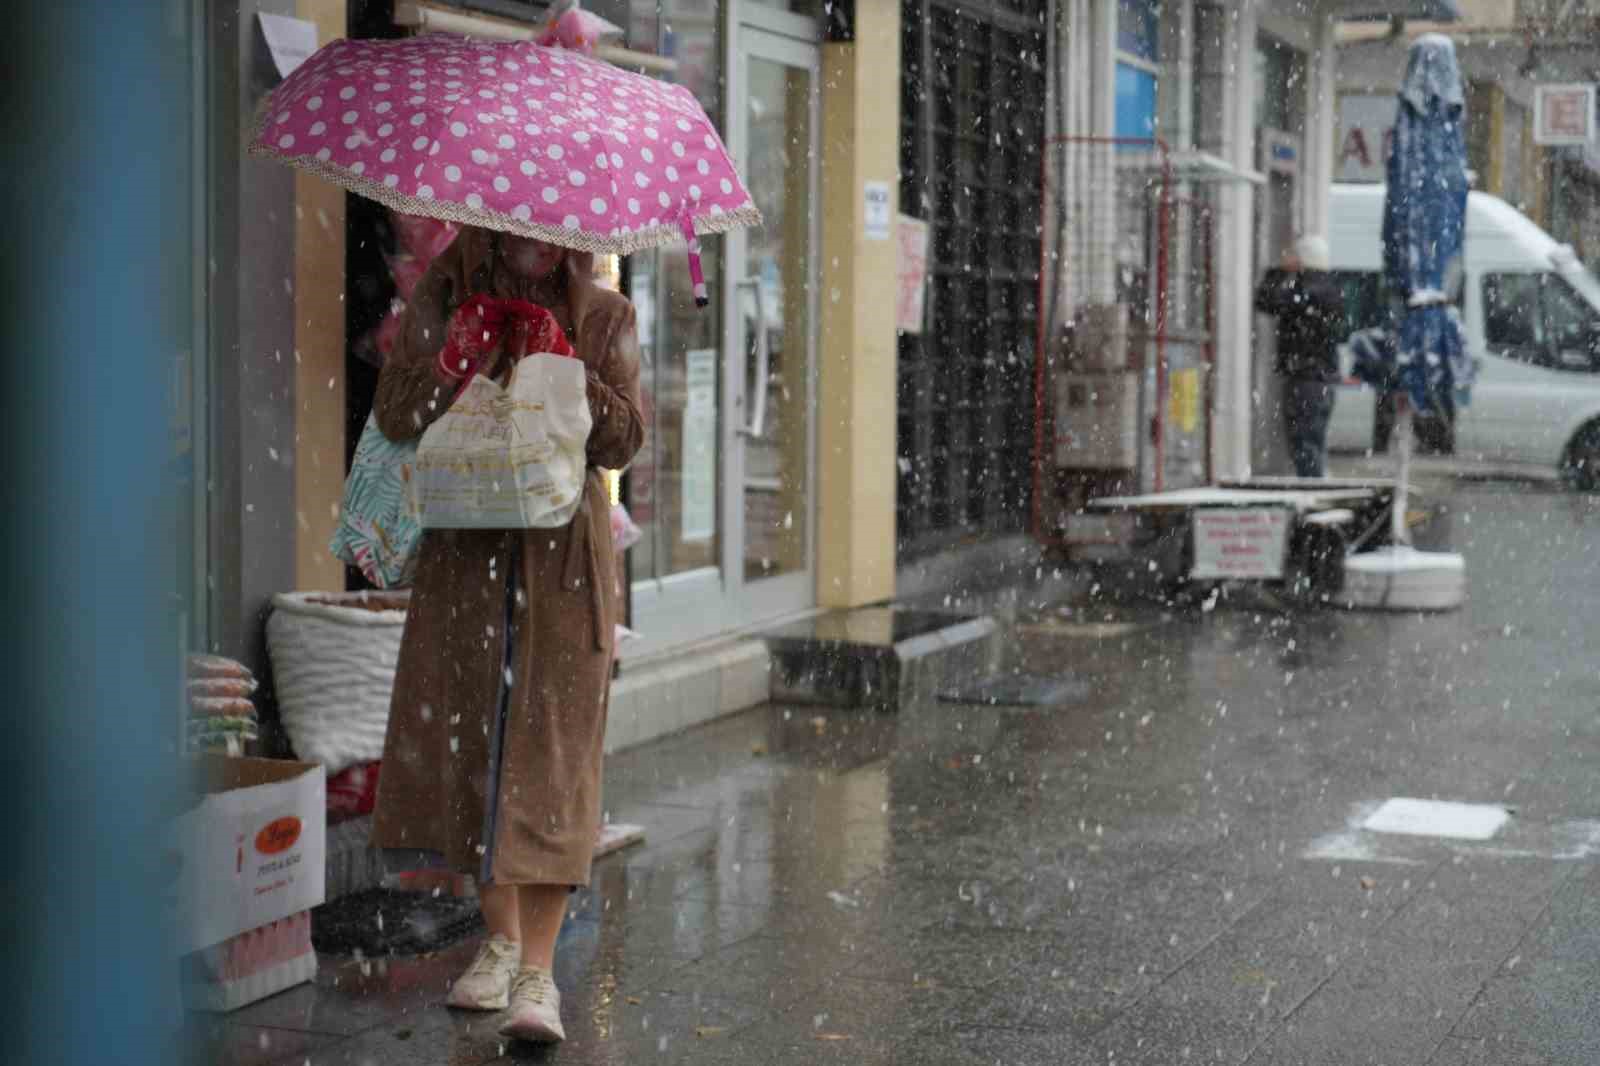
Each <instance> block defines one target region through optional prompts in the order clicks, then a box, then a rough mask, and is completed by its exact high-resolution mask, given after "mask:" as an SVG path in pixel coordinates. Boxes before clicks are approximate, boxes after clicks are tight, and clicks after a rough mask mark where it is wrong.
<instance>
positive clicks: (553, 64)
mask: <svg viewBox="0 0 1600 1066" xmlns="http://www.w3.org/2000/svg"><path fill="white" fill-rule="evenodd" d="M391 79H393V80H391ZM330 112H331V114H332V115H333V118H332V119H331V120H330V118H329V117H328V116H329V114H330ZM260 114H261V119H260V121H259V122H258V126H257V130H256V134H255V137H254V139H253V143H252V145H251V151H252V152H253V153H255V154H258V155H267V156H272V157H275V158H278V159H280V160H283V161H285V162H288V163H290V164H292V165H295V166H299V167H302V168H305V169H309V170H312V171H314V172H316V173H318V174H321V175H322V176H324V177H326V178H329V179H330V180H333V181H335V182H338V183H339V184H341V185H344V186H345V187H347V188H350V189H352V190H353V191H355V192H358V193H361V194H363V195H366V196H369V197H371V198H373V199H376V200H379V201H381V202H384V203H386V204H388V205H389V206H391V207H395V208H397V209H399V210H402V211H410V212H413V213H417V214H424V215H430V216H433V217H435V218H447V219H450V220H452V221H456V222H464V223H467V224H471V225H480V226H487V227H489V228H491V229H498V230H504V231H507V232H513V233H524V234H526V235H528V236H538V237H544V238H546V239H554V240H558V241H559V242H560V243H563V244H567V245H571V246H574V247H580V248H585V249H588V250H591V251H614V252H620V253H628V252H633V251H638V250H640V249H643V248H647V247H653V246H656V245H661V244H668V243H677V242H681V241H682V240H683V239H684V234H685V231H686V229H690V228H692V230H693V231H694V232H697V233H716V232H722V231H725V230H728V229H732V228H734V227H736V226H743V225H755V224H759V221H760V215H759V213H758V212H757V211H756V208H755V205H754V204H753V202H752V201H751V199H750V194H749V192H748V191H747V190H746V189H745V186H744V183H743V182H742V181H741V180H740V179H739V175H738V174H737V173H736V172H735V170H734V167H733V163H732V161H731V160H730V159H729V158H728V153H727V151H726V150H725V149H724V148H723V145H722V142H721V140H720V138H718V137H717V135H716V130H715V129H714V128H713V126H712V124H711V122H710V120H709V119H708V118H707V117H706V114H705V111H704V110H703V109H702V108H701V107H700V105H699V103H698V101H696V100H695V99H694V97H693V96H692V95H691V94H690V93H689V92H688V90H686V89H684V88H683V87H681V86H676V85H669V84H666V83H663V82H658V81H655V80H653V79H650V78H646V77H643V76H640V75H637V74H631V73H629V72H627V71H623V70H619V69H618V68H616V67H613V66H611V65H609V64H607V63H604V62H601V61H599V60H595V59H592V58H590V57H588V56H584V55H582V54H580V53H577V52H570V51H564V50H560V49H552V48H544V47H541V46H538V45H535V44H531V43H529V42H522V41H519V42H483V41H469V40H465V39H462V38H457V37H450V36H447V35H444V34H430V35H426V36H422V37H415V38H409V39H404V40H398V41H376V40H361V41H354V40H340V41H335V42H333V43H332V44H329V45H328V46H327V47H326V48H323V49H322V50H321V51H319V52H318V53H317V54H316V55H314V56H313V57H312V58H311V59H310V60H308V61H307V62H305V63H304V64H302V65H301V66H300V67H299V68H298V69H296V70H295V72H294V73H293V74H292V75H290V76H289V78H288V79H286V80H285V81H284V83H283V84H282V85H280V86H279V87H278V89H277V90H276V91H274V92H273V94H272V95H271V97H269V99H268V101H267V103H266V104H265V105H264V106H263V108H262V111H261V113H260ZM686 222H687V223H689V226H686V225H685V223H686Z"/></svg>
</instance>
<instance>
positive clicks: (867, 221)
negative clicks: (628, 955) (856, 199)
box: [861, 181, 893, 241]
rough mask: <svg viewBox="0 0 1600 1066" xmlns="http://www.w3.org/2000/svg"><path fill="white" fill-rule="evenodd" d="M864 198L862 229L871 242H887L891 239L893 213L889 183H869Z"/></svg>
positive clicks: (865, 186) (866, 185)
mask: <svg viewBox="0 0 1600 1066" xmlns="http://www.w3.org/2000/svg"><path fill="white" fill-rule="evenodd" d="M862 196H863V198H864V203H863V205H862V206H863V213H862V216H861V228H862V231H863V232H864V233H865V235H866V238H867V240H869V241H886V240H888V239H889V230H890V225H889V223H890V220H891V218H892V217H893V213H892V211H891V210H890V208H891V205H892V202H893V197H892V196H891V195H890V191H889V183H888V182H886V181H869V182H867V183H866V184H865V185H864V186H863V192H862Z"/></svg>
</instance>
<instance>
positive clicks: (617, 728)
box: [605, 640, 772, 754]
mask: <svg viewBox="0 0 1600 1066" xmlns="http://www.w3.org/2000/svg"><path fill="white" fill-rule="evenodd" d="M771 668H772V659H771V656H770V655H769V654H768V652H767V646H766V645H765V644H764V643H763V642H761V641H759V640H739V641H734V642H724V643H721V644H710V645H707V646H705V647H699V648H693V647H691V648H687V649H680V650H677V651H674V652H673V653H671V654H670V655H663V656H660V657H659V658H654V659H644V660H636V661H631V662H628V663H626V664H625V665H624V667H623V673H622V676H621V677H619V678H617V679H616V680H615V681H613V682H612V683H611V713H610V717H609V718H608V719H607V723H606V749H605V750H606V753H607V754H610V753H612V752H616V751H622V750H624V749H626V748H632V747H636V746H638V745H640V744H647V743H649V742H650V741H652V740H655V739H657V738H659V737H664V736H668V735H670V734H672V733H679V732H682V731H683V730H685V729H688V728H690V727H691V726H697V725H700V724H702V723H704V722H709V721H711V720H713V719H715V718H720V717H722V716H723V715H727V714H732V713H734V712H735V711H743V710H747V709H748V708H751V707H756V706H759V705H761V704H763V703H766V702H767V701H768V700H769V699H770V698H771V696H772V682H771Z"/></svg>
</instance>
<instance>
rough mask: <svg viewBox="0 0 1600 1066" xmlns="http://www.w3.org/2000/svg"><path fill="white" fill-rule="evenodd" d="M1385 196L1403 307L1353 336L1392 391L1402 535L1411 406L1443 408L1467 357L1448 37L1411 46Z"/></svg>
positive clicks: (1460, 381) (1388, 265) (1459, 174)
mask: <svg viewBox="0 0 1600 1066" xmlns="http://www.w3.org/2000/svg"><path fill="white" fill-rule="evenodd" d="M1388 168H1389V174H1388V187H1387V189H1386V190H1385V194H1384V202H1383V268H1384V275H1385V280H1386V281H1387V282H1388V285H1389V289H1390V291H1391V292H1392V293H1394V294H1395V295H1396V296H1398V297H1399V299H1400V301H1401V302H1402V307H1401V309H1400V311H1399V315H1398V318H1397V320H1396V321H1394V322H1393V323H1392V328H1390V329H1369V330H1363V331H1362V332H1360V333H1358V334H1356V335H1355V336H1353V337H1351V338H1350V346H1351V350H1352V352H1353V353H1354V355H1355V368H1354V370H1355V375H1356V377H1358V378H1360V379H1361V380H1363V381H1365V382H1367V383H1368V384H1369V385H1373V386H1375V387H1376V388H1378V389H1380V390H1381V391H1382V392H1385V393H1394V394H1396V397H1397V398H1396V401H1395V402H1396V406H1397V408H1398V410H1397V411H1396V419H1395V430H1396V433H1397V435H1398V438H1399V439H1398V443H1399V451H1400V471H1399V478H1398V484H1397V487H1396V489H1397V491H1396V493H1395V504H1394V523H1393V537H1394V540H1395V542H1396V543H1397V544H1407V543H1409V542H1410V536H1409V532H1408V528H1407V525H1406V521H1405V517H1406V505H1407V500H1406V498H1407V495H1408V480H1409V477H1410V461H1411V412H1412V411H1413V410H1415V411H1420V412H1422V413H1424V414H1428V413H1433V414H1438V415H1441V416H1443V417H1446V418H1448V417H1450V416H1451V412H1452V410H1453V408H1454V407H1455V406H1456V405H1457V404H1458V403H1465V402H1466V399H1467V396H1468V390H1469V389H1470V388H1471V386H1472V376H1473V365H1472V360H1471V359H1470V358H1469V356H1468V355H1467V350H1466V337H1465V334H1464V332H1463V330H1462V327H1461V315H1460V312H1459V310H1458V309H1457V307H1456V306H1455V305H1454V303H1453V301H1454V300H1455V299H1456V298H1457V297H1458V296H1459V294H1460V290H1461V283H1462V266H1461V249H1462V238H1463V236H1464V234H1463V230H1464V229H1465V227H1466V215H1467V150H1466V96H1465V93H1464V91H1463V88H1462V84H1461V68H1460V67H1459V66H1457V64H1456V50H1455V46H1454V45H1453V44H1451V42H1450V39H1449V38H1448V37H1444V36H1442V35H1440V34H1436V33H1430V34H1426V35H1424V36H1422V37H1419V38H1417V40H1416V41H1415V42H1414V43H1413V44H1412V45H1411V52H1410V56H1409V58H1408V60H1407V65H1406V74H1405V80H1404V81H1403V82H1402V83H1401V86H1400V92H1399V102H1398V105H1397V107H1396V111H1395V123H1394V147H1393V150H1392V151H1391V152H1390V155H1389V160H1388Z"/></svg>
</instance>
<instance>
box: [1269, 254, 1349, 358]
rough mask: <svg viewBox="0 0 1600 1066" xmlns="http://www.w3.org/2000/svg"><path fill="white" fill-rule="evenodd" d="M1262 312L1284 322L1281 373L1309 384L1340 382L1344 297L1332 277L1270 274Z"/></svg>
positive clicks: (1319, 273)
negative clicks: (1339, 346)
mask: <svg viewBox="0 0 1600 1066" xmlns="http://www.w3.org/2000/svg"><path fill="white" fill-rule="evenodd" d="M1256 310H1257V311H1260V312H1261V313H1263V314H1268V315H1274V316H1276V317H1277V319H1278V362H1277V367H1278V373H1280V374H1282V375H1283V376H1284V377H1290V378H1298V379H1301V380H1308V381H1323V382H1334V381H1337V380H1339V351H1338V345H1339V343H1340V342H1341V341H1342V340H1344V336H1343V334H1344V325H1345V323H1344V296H1343V294H1342V293H1340V291H1339V287H1338V286H1337V285H1335V284H1334V283H1333V279H1332V278H1330V277H1329V276H1328V274H1327V272H1326V271H1322V270H1305V271H1301V272H1299V273H1291V272H1289V271H1286V270H1276V269H1274V270H1269V271H1267V276H1266V277H1264V278H1262V279H1261V287H1260V288H1258V289H1257V290H1256Z"/></svg>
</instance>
